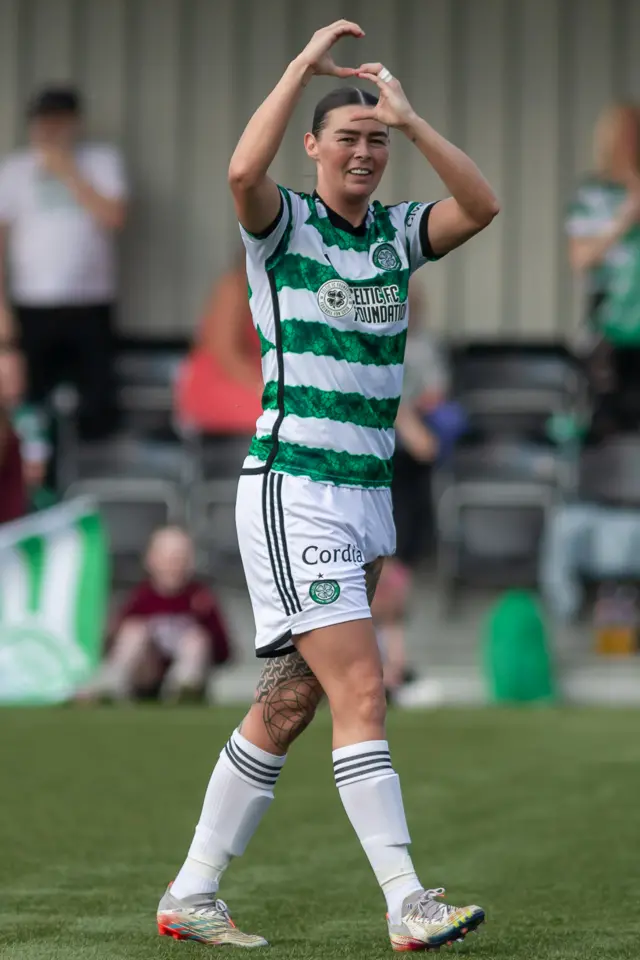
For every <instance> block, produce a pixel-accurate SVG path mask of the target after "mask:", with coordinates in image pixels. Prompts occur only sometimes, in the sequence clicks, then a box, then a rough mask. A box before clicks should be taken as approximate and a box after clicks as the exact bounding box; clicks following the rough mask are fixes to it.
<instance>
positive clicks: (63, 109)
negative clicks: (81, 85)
mask: <svg viewBox="0 0 640 960" xmlns="http://www.w3.org/2000/svg"><path fill="white" fill-rule="evenodd" d="M81 112H82V102H81V99H80V94H79V93H78V91H77V90H76V89H75V87H67V86H50V87H44V88H43V89H42V90H39V91H38V92H37V93H36V95H35V96H34V97H33V98H32V100H31V102H30V103H29V106H28V108H27V115H28V116H29V118H30V119H33V118H34V117H51V116H56V115H57V116H60V115H61V114H68V115H73V116H79V114H80V113H81Z"/></svg>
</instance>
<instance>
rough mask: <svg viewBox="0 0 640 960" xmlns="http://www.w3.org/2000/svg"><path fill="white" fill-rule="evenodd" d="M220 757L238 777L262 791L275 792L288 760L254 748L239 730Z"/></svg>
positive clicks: (234, 733)
mask: <svg viewBox="0 0 640 960" xmlns="http://www.w3.org/2000/svg"><path fill="white" fill-rule="evenodd" d="M220 757H221V759H223V760H225V761H226V762H227V763H228V764H229V765H230V766H231V768H232V769H233V772H234V773H235V774H236V775H237V776H239V777H241V778H242V779H243V780H246V781H247V783H251V784H253V786H255V787H259V788H260V789H261V790H273V788H274V787H275V785H276V781H277V779H278V777H279V776H280V771H281V770H282V767H283V764H284V762H285V760H286V759H287V758H286V756H284V757H276V756H275V755H274V754H272V753H267V752H266V751H265V750H261V749H260V747H256V746H254V744H253V743H251V742H250V741H249V740H247V739H246V737H243V736H242V734H241V733H240V731H239V730H234V732H233V733H232V734H231V736H230V737H229V740H228V741H227V743H226V744H225V747H224V749H223V751H222V753H221V754H220Z"/></svg>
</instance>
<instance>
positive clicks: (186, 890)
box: [158, 651, 322, 947]
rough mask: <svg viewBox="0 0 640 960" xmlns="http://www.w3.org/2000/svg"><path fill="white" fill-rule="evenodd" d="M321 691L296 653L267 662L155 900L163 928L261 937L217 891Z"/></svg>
mask: <svg viewBox="0 0 640 960" xmlns="http://www.w3.org/2000/svg"><path fill="white" fill-rule="evenodd" d="M321 697H322V689H321V687H320V685H319V684H318V682H317V680H316V679H315V677H314V676H313V674H312V673H311V671H310V670H309V667H308V666H307V664H306V663H305V662H304V660H303V658H302V657H301V656H300V654H299V653H297V652H296V651H294V652H292V653H289V654H286V655H285V656H283V657H279V658H277V659H274V660H269V661H267V663H266V664H265V667H264V668H263V671H262V675H261V677H260V681H259V683H258V686H257V689H256V695H255V700H254V703H253V704H252V706H251V708H250V709H249V712H248V713H247V715H246V717H245V719H244V721H243V723H242V724H241V727H240V728H239V729H238V730H236V731H234V733H233V734H232V735H231V737H230V738H229V740H228V742H227V743H226V745H225V747H224V749H223V750H222V752H221V754H220V758H219V760H218V762H217V764H216V766H215V768H214V770H213V773H212V775H211V779H210V781H209V786H208V787H207V791H206V794H205V799H204V804H203V807H202V812H201V814H200V820H199V822H198V825H197V827H196V831H195V834H194V837H193V841H192V843H191V847H190V849H189V853H188V856H187V859H186V861H185V863H184V865H183V866H182V869H181V870H180V872H179V874H178V876H177V877H176V880H175V882H174V884H173V885H172V887H171V889H170V890H169V891H167V893H166V894H165V896H164V897H163V899H162V900H161V902H160V906H159V908H158V926H159V929H160V932H161V933H166V934H169V935H173V936H176V937H179V938H183V937H188V938H189V939H198V940H203V941H204V942H208V943H232V944H235V945H236V946H247V947H251V946H259V945H260V944H263V943H264V941H263V940H262V938H261V937H253V936H251V935H248V934H243V933H242V932H240V931H238V930H237V929H236V928H235V927H233V926H232V925H231V923H230V920H229V916H228V913H227V912H226V908H225V907H220V906H219V904H220V903H221V901H217V900H216V894H217V891H218V888H219V885H220V881H221V878H222V875H223V873H224V871H225V870H226V868H227V866H228V865H229V863H230V861H231V860H232V858H233V857H238V856H241V855H242V853H244V850H245V848H246V846H247V844H248V842H249V840H250V839H251V837H252V836H253V834H254V833H255V831H256V830H257V828H258V825H259V823H260V821H261V820H262V817H263V816H264V814H265V813H266V811H267V810H268V808H269V806H270V805H271V803H272V801H273V798H274V794H273V790H274V787H275V784H276V782H277V779H278V776H279V774H280V771H281V769H282V766H283V764H284V761H285V757H286V752H287V750H288V748H289V746H290V745H291V743H293V741H294V740H295V738H296V737H297V736H299V734H300V733H301V732H302V731H303V730H304V729H305V728H306V727H307V726H308V725H309V723H310V722H311V720H312V719H313V716H314V713H315V710H316V707H317V705H318V703H319V701H320V699H321Z"/></svg>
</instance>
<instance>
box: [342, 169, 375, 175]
mask: <svg viewBox="0 0 640 960" xmlns="http://www.w3.org/2000/svg"><path fill="white" fill-rule="evenodd" d="M347 173H350V174H351V175H352V176H353V177H370V176H371V174H372V173H373V170H369V169H368V168H367V167H352V168H351V169H350V170H347Z"/></svg>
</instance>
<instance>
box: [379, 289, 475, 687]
mask: <svg viewBox="0 0 640 960" xmlns="http://www.w3.org/2000/svg"><path fill="white" fill-rule="evenodd" d="M409 306H410V313H409V329H408V335H407V349H406V355H405V357H406V359H405V373H404V384H403V390H402V400H401V403H400V407H399V409H398V416H397V418H396V452H395V455H394V475H393V482H392V485H391V495H392V499H393V514H394V520H395V524H396V540H397V544H396V554H395V556H394V557H389V558H387V559H386V560H385V563H384V567H383V570H382V575H381V577H380V583H379V585H378V590H377V592H376V596H375V600H374V602H373V607H372V612H373V616H374V620H375V621H376V628H377V631H378V638H379V640H380V643H381V646H382V649H383V651H384V657H385V685H386V687H387V690H388V691H389V692H390V693H393V691H394V690H396V689H397V688H398V687H399V686H400V685H401V684H402V683H403V682H405V680H406V679H408V677H409V672H408V670H407V662H406V653H405V638H404V634H405V628H404V624H405V618H406V613H407V604H408V600H409V594H410V590H411V585H412V578H413V571H414V569H415V567H416V566H417V564H418V563H419V562H420V561H421V560H422V559H424V557H425V555H426V554H427V553H428V552H429V549H430V547H431V546H432V543H433V535H434V522H433V504H432V494H431V477H432V469H433V465H434V463H435V462H436V461H441V460H442V459H443V457H446V455H447V454H448V452H449V451H450V449H451V447H452V444H453V442H454V440H455V438H456V436H457V435H458V433H459V432H460V429H461V427H462V417H461V413H460V411H458V410H457V408H456V407H455V405H454V404H450V403H449V402H448V401H447V391H448V371H447V367H446V364H445V362H444V359H443V357H442V355H441V352H440V351H439V349H438V347H437V345H436V343H435V340H434V338H433V337H432V336H431V335H430V334H429V332H428V330H427V329H426V325H425V305H424V302H423V300H422V297H421V295H420V293H419V290H418V287H417V286H415V285H414V284H412V285H411V287H410V291H409Z"/></svg>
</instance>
